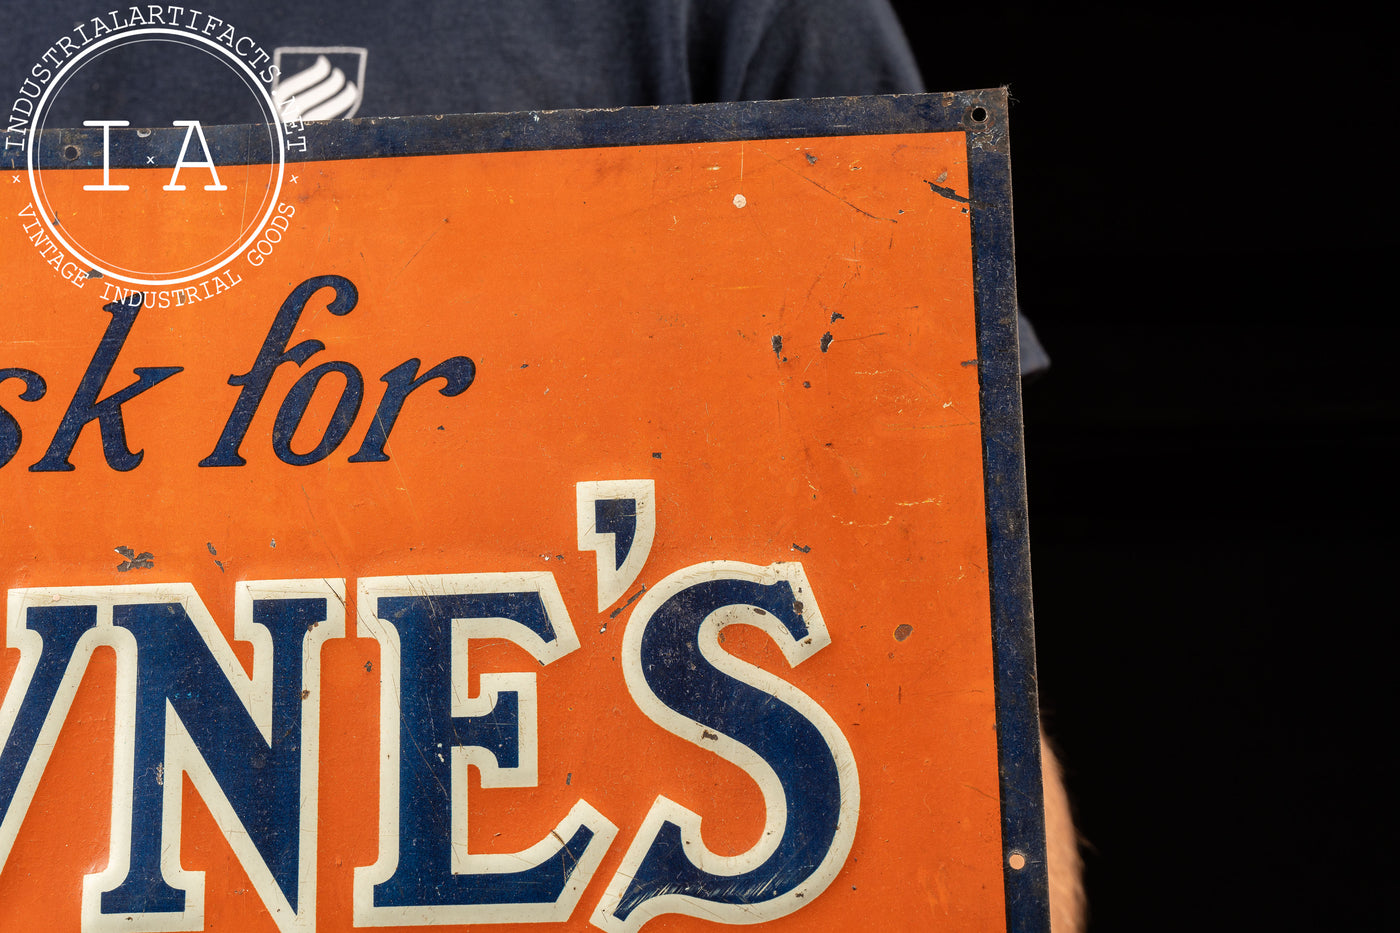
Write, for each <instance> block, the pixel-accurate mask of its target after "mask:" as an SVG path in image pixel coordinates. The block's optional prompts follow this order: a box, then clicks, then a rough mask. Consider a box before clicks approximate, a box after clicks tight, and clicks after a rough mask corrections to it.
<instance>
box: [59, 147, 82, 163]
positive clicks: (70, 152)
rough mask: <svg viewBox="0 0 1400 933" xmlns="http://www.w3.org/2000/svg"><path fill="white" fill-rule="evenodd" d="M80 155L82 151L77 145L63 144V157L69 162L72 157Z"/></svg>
mask: <svg viewBox="0 0 1400 933" xmlns="http://www.w3.org/2000/svg"><path fill="white" fill-rule="evenodd" d="M80 155H82V153H81V152H79V151H78V147H77V146H64V147H63V157H64V158H65V159H67V160H68V161H69V162H72V161H73V160H74V159H76V158H77V157H78V156H80Z"/></svg>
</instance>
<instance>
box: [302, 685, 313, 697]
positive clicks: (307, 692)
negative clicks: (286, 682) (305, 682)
mask: <svg viewBox="0 0 1400 933" xmlns="http://www.w3.org/2000/svg"><path fill="white" fill-rule="evenodd" d="M309 696H311V688H310V687H307V688H306V689H305V690H303V691H302V692H301V698H302V699H303V700H305V699H306V698H308V697H309Z"/></svg>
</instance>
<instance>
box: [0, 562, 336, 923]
mask: <svg viewBox="0 0 1400 933" xmlns="http://www.w3.org/2000/svg"><path fill="white" fill-rule="evenodd" d="M344 593H345V584H344V581H340V580H295V581H274V582H257V583H240V584H238V585H237V589H236V590H235V602H234V637H235V638H236V639H238V640H241V641H248V642H251V643H252V645H253V673H252V676H251V677H250V676H248V674H246V673H245V672H244V670H243V667H242V666H241V664H240V663H239V661H238V659H237V657H236V656H235V654H234V652H233V649H232V647H231V646H230V645H229V643H228V641H227V640H226V639H225V638H224V636H223V635H222V634H221V632H220V631H219V628H218V626H217V625H216V624H215V622H214V620H213V618H212V617H211V616H210V614H209V611H208V610H207V609H206V608H205V606H204V603H203V602H202V601H201V600H200V598H199V595H198V594H197V593H196V592H195V590H194V587H193V586H191V585H190V584H188V583H176V584H160V585H141V586H109V587H65V588H45V589H16V590H11V591H10V594H9V607H8V621H9V635H10V644H12V645H16V644H18V645H19V646H20V650H21V660H20V667H19V670H18V671H17V673H16V677H15V681H14V683H13V684H12V685H11V688H10V691H9V695H8V696H7V697H6V700H5V704H4V706H3V707H0V738H3V739H4V740H5V744H4V746H3V749H4V752H3V754H4V757H3V758H0V808H3V809H0V818H3V823H0V865H2V864H3V860H4V858H5V856H6V855H8V852H9V848H10V846H11V845H12V844H13V842H14V836H15V833H16V832H17V831H18V825H19V821H20V820H21V819H23V815H24V814H23V811H24V810H25V809H27V807H28V804H29V801H30V800H31V799H32V797H33V793H34V787H35V786H37V784H38V781H39V778H40V775H41V774H42V771H43V767H44V765H45V764H46V763H47V758H48V756H47V745H48V744H51V743H52V739H53V737H54V736H56V735H57V732H58V730H59V728H60V727H61V725H62V722H63V719H64V717H65V716H66V715H67V712H68V708H69V705H70V703H71V701H72V698H73V692H74V691H76V689H77V683H78V681H79V680H80V679H81V678H82V676H83V670H84V669H85V668H86V666H87V662H88V660H89V659H90V658H91V656H92V651H93V649H94V648H96V647H97V646H99V645H108V646H110V647H112V648H113V649H115V652H116V658H117V664H116V668H117V675H116V676H117V684H116V729H115V733H116V735H115V747H114V752H113V778H112V827H111V840H112V843H111V854H110V856H109V859H108V862H107V867H106V869H105V870H103V871H101V872H98V873H96V874H92V875H89V876H87V878H85V879H84V882H83V897H82V925H83V929H84V930H86V931H93V930H97V931H105V930H118V929H120V930H134V931H155V930H161V931H170V930H173V931H183V930H202V929H203V928H204V873H203V872H194V871H185V870H184V869H183V868H182V867H181V864H180V838H181V813H182V809H183V800H182V796H183V789H184V777H185V775H188V776H189V778H190V781H191V783H192V784H193V785H194V787H195V789H196V790H197V791H198V792H199V794H200V796H201V797H202V798H203V799H204V802H205V804H206V805H207V806H208V808H209V812H210V814H211V815H212V816H213V818H214V822H215V823H216V824H217V825H218V826H219V829H220V830H221V831H222V832H223V834H224V837H225V838H226V839H227V840H228V843H229V845H230V847H231V848H232V850H233V854H234V856H235V857H236V858H237V859H238V861H239V863H240V864H241V865H242V867H243V869H244V870H245V871H246V872H247V874H248V877H249V879H250V880H251V881H252V884H253V888H254V889H255V890H256V891H257V893H258V896H259V897H261V898H262V901H263V903H264V904H265V905H266V906H267V909H268V911H269V912H270V914H271V915H272V918H273V920H274V922H275V923H276V924H277V927H278V929H279V930H281V931H282V933H303V931H304V933H310V931H312V930H314V929H315V922H316V916H315V892H316V811H317V786H318V776H319V775H318V764H317V763H318V753H319V745H320V742H319V726H320V715H319V712H320V688H321V683H320V656H321V647H322V645H323V644H324V643H325V641H326V640H328V639H331V638H338V637H343V636H344V634H345V610H344ZM31 694H33V696H31ZM303 694H304V695H305V699H303ZM36 748H37V749H38V750H37V751H36ZM16 770H19V771H21V772H22V775H21V777H20V778H19V780H18V782H14V783H16V784H17V792H16V793H14V794H13V795H12V798H13V799H12V800H9V801H7V800H6V798H5V791H6V789H7V788H8V787H9V786H10V783H11V782H10V781H9V775H10V774H11V772H14V771H16ZM7 803H8V806H6V804H7ZM16 805H18V806H16Z"/></svg>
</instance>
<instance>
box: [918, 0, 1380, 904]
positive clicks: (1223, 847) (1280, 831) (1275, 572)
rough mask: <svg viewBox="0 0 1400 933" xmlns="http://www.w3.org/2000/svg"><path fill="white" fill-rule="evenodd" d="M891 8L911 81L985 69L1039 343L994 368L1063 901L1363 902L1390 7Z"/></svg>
mask: <svg viewBox="0 0 1400 933" xmlns="http://www.w3.org/2000/svg"><path fill="white" fill-rule="evenodd" d="M896 7H897V9H898V12H899V13H900V15H901V17H902V19H903V21H904V24H905V27H906V29H907V31H908V33H909V36H910V40H911V42H912V44H913V45H914V49H915V52H916V54H917V55H918V57H919V60H920V65H921V67H922V69H923V72H924V77H925V80H926V82H927V83H928V86H929V88H930V89H931V90H955V89H965V88H972V87H992V86H999V85H1009V87H1010V91H1011V94H1012V97H1013V104H1012V108H1011V140H1012V180H1013V187H1014V197H1015V220H1016V252H1017V267H1018V268H1017V272H1018V287H1019V295H1020V302H1021V307H1022V309H1023V310H1024V311H1025V312H1026V313H1027V314H1028V315H1029V316H1030V317H1031V319H1032V320H1033V321H1034V323H1035V325H1036V327H1037V329H1038V330H1039V332H1040V335H1041V338H1042V340H1043V342H1044V344H1045V346H1046V348H1047V349H1048V351H1049V353H1050V355H1051V357H1052V359H1053V365H1052V367H1051V369H1050V370H1049V372H1048V373H1046V374H1045V375H1044V376H1043V377H1041V378H1040V379H1039V380H1036V381H1034V382H1033V383H1032V384H1031V385H1029V386H1028V387H1027V390H1026V397H1025V413H1026V444H1027V460H1028V485H1029V497H1030V518H1031V549H1032V556H1033V573H1034V588H1035V604H1036V627H1037V639H1038V644H1039V661H1040V677H1041V691H1042V694H1041V696H1042V701H1043V705H1044V707H1045V709H1046V722H1047V725H1048V728H1049V731H1050V732H1051V734H1052V735H1053V736H1054V737H1055V738H1056V739H1057V742H1058V744H1059V746H1060V747H1061V749H1062V751H1063V754H1064V757H1065V759H1066V765H1067V768H1068V772H1069V775H1068V781H1069V787H1070V792H1071V795H1072V796H1073V797H1074V799H1075V805H1076V813H1077V818H1078V820H1079V823H1080V828H1081V833H1082V835H1083V836H1084V838H1085V840H1086V843H1087V845H1086V851H1085V859H1086V878H1087V884H1088V890H1089V899H1090V911H1091V924H1090V928H1091V929H1092V930H1095V931H1110V930H1135V931H1152V930H1172V931H1178V930H1181V929H1183V928H1185V929H1198V928H1205V929H1239V930H1265V929H1267V930H1292V929H1298V930H1304V929H1306V930H1329V931H1330V930H1362V929H1368V930H1369V929H1380V928H1383V924H1382V922H1381V919H1382V913H1381V909H1382V905H1383V901H1385V900H1387V899H1388V897H1389V894H1390V893H1392V892H1393V891H1394V890H1395V882H1394V880H1393V875H1392V867H1391V859H1392V857H1393V854H1394V846H1393V845H1392V840H1394V838H1395V827H1394V823H1395V821H1394V818H1393V813H1394V811H1395V805H1394V802H1393V797H1392V795H1393V794H1394V792H1395V789H1396V768H1395V766H1394V764H1393V763H1392V760H1391V757H1390V753H1389V752H1387V749H1388V748H1389V747H1390V746H1392V745H1393V744H1395V738H1396V736H1397V729H1396V727H1395V725H1394V721H1393V714H1394V710H1395V689H1394V678H1393V677H1392V675H1391V674H1390V667H1391V664H1392V660H1391V659H1392V657H1393V652H1392V649H1391V639H1390V632H1391V631H1392V629H1393V628H1394V626H1395V623H1396V621H1397V613H1396V610H1395V608H1394V601H1393V599H1392V598H1391V596H1390V593H1391V591H1392V583H1393V580H1394V576H1395V575H1394V573H1393V571H1392V569H1391V568H1392V564H1393V560H1394V557H1395V554H1396V548H1395V547H1394V545H1393V543H1392V542H1393V535H1394V521H1393V517H1392V516H1391V515H1390V514H1389V513H1390V510H1391V509H1392V508H1393V506H1392V505H1391V503H1392V502H1393V500H1394V499H1395V495H1394V492H1393V490H1394V483H1395V481H1396V470H1395V454H1396V451H1397V446H1400V445H1397V431H1396V427H1397V424H1396V422H1397V417H1396V413H1397V407H1396V405H1395V392H1394V389H1393V384H1394V383H1393V377H1392V375H1391V370H1392V367H1393V365H1394V363H1395V360H1396V355H1397V350H1400V333H1397V328H1396V325H1395V316H1396V313H1397V311H1398V310H1400V308H1397V302H1396V299H1395V297H1394V293H1393V289H1392V288H1390V287H1389V286H1388V285H1387V284H1383V280H1385V279H1388V278H1390V277H1391V276H1392V275H1393V273H1394V266H1393V261H1392V256H1393V250H1394V246H1395V237H1394V234H1393V232H1392V228H1391V225H1390V222H1389V219H1390V215H1391V204H1392V201H1393V197H1392V191H1393V188H1394V184H1395V182H1394V180H1393V172H1391V171H1382V165H1383V163H1382V152H1383V149H1382V144H1383V143H1385V144H1386V147H1387V150H1388V148H1389V144H1388V143H1386V140H1388V139H1389V138H1390V137H1392V136H1394V135H1395V123H1396V120H1395V116H1394V113H1395V107H1396V106H1398V104H1397V101H1396V99H1395V96H1394V94H1393V90H1394V82H1393V81H1392V80H1390V79H1389V68H1390V67H1392V66H1393V64H1394V62H1393V60H1392V56H1390V54H1389V53H1387V52H1386V50H1385V48H1384V46H1383V42H1384V41H1385V38H1384V34H1386V33H1389V32H1390V30H1389V29H1388V28H1383V27H1382V26H1381V25H1380V20H1379V19H1364V18H1347V17H1346V16H1345V15H1344V11H1343V10H1341V9H1339V8H1329V9H1323V10H1321V12H1319V9H1318V8H1313V9H1312V11H1311V14H1312V15H1310V16H1303V15H1294V14H1289V13H1286V12H1283V10H1284V7H1283V6H1278V7H1266V6H1261V7H1259V12H1258V13H1256V15H1253V16H1244V15H1236V14H1232V13H1228V12H1224V10H1225V9H1226V8H1225V7H1223V6H1222V7H1219V8H1216V9H1215V10H1212V11H1209V12H1204V13H1203V12H1200V11H1190V10H1187V9H1185V8H1176V9H1158V10H1146V9H1114V8H1109V9H1094V10H1088V11H1069V10H1066V9H1064V8H1059V9H1056V8H1053V7H1052V6H1051V5H1044V4H1042V5H1032V4H1023V5H1006V4H1003V5H1000V6H996V7H986V8H983V9H981V10H972V11H965V10H961V9H959V10H954V11H951V12H950V11H949V10H945V9H934V8H933V5H931V4H926V3H912V2H902V3H899V2H897V3H896ZM1383 56H1384V57H1383ZM1393 163H1394V159H1393V157H1392V158H1389V159H1387V160H1386V162H1385V163H1384V165H1385V167H1386V168H1387V169H1393V168H1394V164H1393ZM1392 922H1393V921H1392Z"/></svg>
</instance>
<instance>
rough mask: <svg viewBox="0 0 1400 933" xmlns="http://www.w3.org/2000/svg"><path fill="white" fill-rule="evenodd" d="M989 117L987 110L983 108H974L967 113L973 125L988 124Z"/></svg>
mask: <svg viewBox="0 0 1400 933" xmlns="http://www.w3.org/2000/svg"><path fill="white" fill-rule="evenodd" d="M989 116H990V114H988V113H987V108H986V107H982V106H977V107H973V108H972V109H971V110H969V111H968V112H967V118H968V119H969V120H971V121H972V122H973V123H986V122H987V118H988V117H989Z"/></svg>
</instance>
